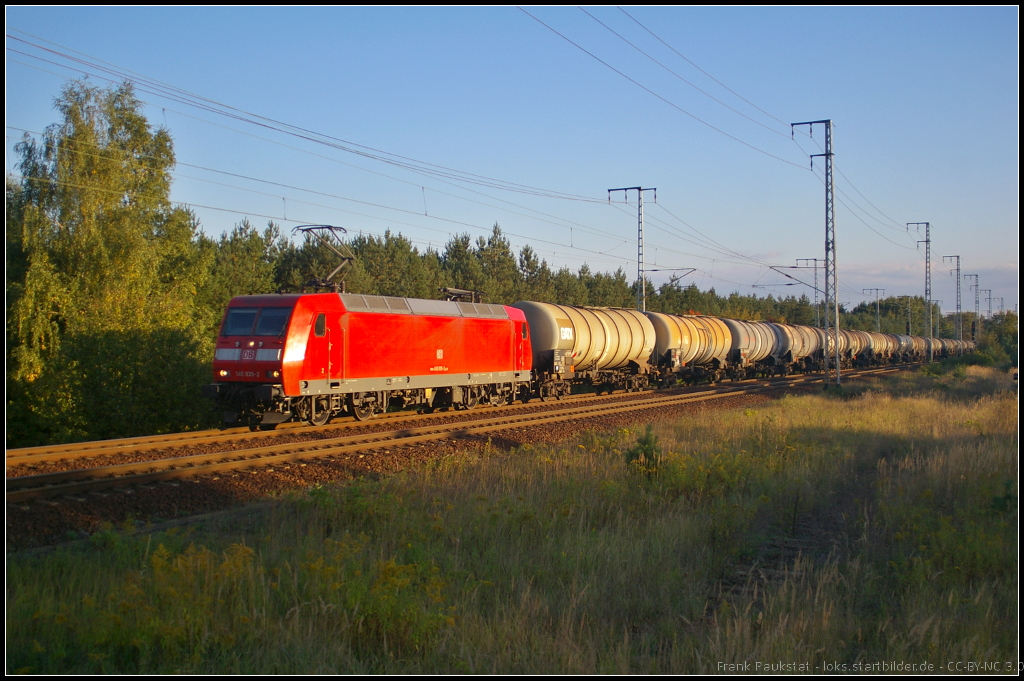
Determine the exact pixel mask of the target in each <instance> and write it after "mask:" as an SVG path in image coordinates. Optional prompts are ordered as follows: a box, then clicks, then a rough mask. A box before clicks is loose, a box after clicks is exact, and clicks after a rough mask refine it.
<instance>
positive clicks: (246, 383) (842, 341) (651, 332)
mask: <svg viewBox="0 0 1024 681" xmlns="http://www.w3.org/2000/svg"><path fill="white" fill-rule="evenodd" d="M830 336H831V337H832V338H834V339H836V341H835V342H838V345H839V356H840V366H842V367H844V368H846V367H853V366H879V365H882V366H884V365H887V364H897V363H905V362H913V361H922V360H924V359H926V358H927V355H928V349H929V342H930V343H931V350H932V352H933V354H934V356H935V357H943V356H946V355H949V354H954V353H958V352H964V351H969V350H971V349H973V348H974V344H973V343H971V342H965V341H954V340H948V339H932V340H931V341H929V339H926V338H921V337H917V336H903V335H889V334H881V333H868V332H863V331H855V330H845V329H842V330H840V331H839V333H838V335H836V334H835V331H834V330H833V331H831V332H830ZM825 341H826V339H825V332H824V331H823V330H822V329H819V328H814V327H808V326H798V325H791V324H779V323H774V322H754V321H743V320H737V319H720V318H717V317H708V316H701V315H671V314H663V313H660V312H646V313H642V312H638V311H636V310H631V309H618V308H592V307H574V306H569V305H554V304H550V303H539V302H530V301H524V302H519V303H516V304H515V305H511V306H505V305H489V304H483V303H470V302H455V301H441V300H421V299H415V298H396V297H387V296H370V295H359V294H349V293H309V294H275V295H257V296H237V297H235V298H233V299H232V300H231V302H230V303H229V304H228V308H227V310H226V311H225V314H224V319H223V322H222V324H221V329H220V334H219V336H218V338H217V341H216V350H215V355H214V360H213V378H214V382H213V383H212V384H209V385H206V386H204V387H203V395H204V396H205V397H209V398H211V399H214V400H216V402H217V404H218V405H219V406H220V408H221V411H222V412H223V417H224V422H225V423H227V424H236V423H241V424H247V425H249V426H251V427H254V428H255V427H260V426H266V427H273V426H274V425H275V424H278V423H281V422H284V421H289V420H298V421H307V422H309V423H312V424H315V425H322V424H324V423H326V422H327V421H329V420H330V419H331V418H332V417H334V416H338V415H341V414H348V415H351V416H353V417H354V418H356V419H359V420H363V419H368V418H371V417H373V416H374V415H375V414H377V413H380V412H383V411H385V410H386V409H387V408H388V407H389V406H393V407H398V408H401V407H409V406H416V407H419V408H421V409H424V410H428V411H430V410H433V409H437V408H455V409H470V408H473V407H475V406H477V405H479V404H491V405H502V404H508V403H510V402H512V401H513V400H516V399H518V400H521V401H524V402H525V401H529V400H530V399H533V398H535V397H536V398H540V399H541V400H547V399H561V398H562V397H564V396H566V395H568V394H569V393H570V392H571V390H572V388H573V386H575V385H586V386H591V387H593V388H594V389H595V390H596V391H597V392H599V393H600V392H611V391H613V390H625V391H635V390H643V389H645V388H648V387H649V386H651V385H660V386H665V385H672V384H675V383H677V382H680V381H682V382H694V381H711V382H715V381H719V380H722V379H724V378H732V379H740V378H749V377H757V376H779V375H786V374H789V373H793V372H807V371H818V370H821V369H822V368H823V367H824V351H825V348H826V342H825ZM833 351H834V350H833ZM833 351H830V353H829V356H830V357H832V356H833V355H832V352H833ZM830 364H831V361H830Z"/></svg>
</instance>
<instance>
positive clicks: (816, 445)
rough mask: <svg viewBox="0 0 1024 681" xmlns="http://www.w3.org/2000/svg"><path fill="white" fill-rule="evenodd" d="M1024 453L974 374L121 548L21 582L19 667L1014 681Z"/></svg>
mask: <svg viewBox="0 0 1024 681" xmlns="http://www.w3.org/2000/svg"><path fill="white" fill-rule="evenodd" d="M1017 445H1018V441H1017V405H1016V386H1015V384H1013V382H1012V381H1010V380H1009V379H1008V378H1007V377H1006V376H1005V375H1002V374H999V373H998V372H995V371H994V370H983V369H977V368H970V369H967V370H965V371H960V372H956V371H954V372H953V373H951V374H947V375H943V376H921V375H915V376H913V377H911V378H904V379H899V380H894V381H890V382H888V383H886V384H879V385H877V386H876V387H874V388H872V389H870V390H856V389H855V390H852V391H850V390H848V391H847V392H846V393H844V394H843V395H839V396H828V397H827V396H823V395H808V396H801V397H791V398H786V399H783V400H780V401H779V402H777V403H773V404H771V405H768V406H765V407H763V408H758V409H757V410H750V409H746V410H736V411H709V412H706V413H704V414H702V415H699V416H695V417H692V418H687V419H686V420H684V421H679V422H675V423H662V424H659V425H658V426H656V427H654V428H653V429H652V430H649V431H646V432H641V429H637V430H636V431H634V430H632V429H630V430H620V431H617V432H614V433H593V432H587V433H581V434H580V436H579V437H578V438H576V439H575V440H573V441H570V442H563V443H558V444H557V445H551V446H543V447H526V448H523V449H520V450H518V451H515V452H512V453H510V454H509V453H502V452H497V451H493V452H492V451H485V452H484V453H483V455H477V456H473V457H451V458H448V459H445V460H443V461H440V462H438V463H436V464H434V465H432V466H430V467H429V468H427V469H424V470H419V471H414V472H410V473H406V474H403V475H400V476H396V477H394V478H390V479H386V480H379V481H372V480H362V481H357V482H356V483H353V484H350V485H345V486H340V487H337V488H318V489H314V490H310V491H309V492H308V493H305V494H301V495H296V496H294V497H290V498H288V499H285V500H282V502H281V503H280V504H279V505H278V506H277V507H276V508H275V509H274V510H273V511H271V512H269V513H267V514H264V515H261V516H258V517H253V518H251V519H249V520H248V521H247V522H245V523H239V522H235V523H234V524H228V525H223V526H219V527H208V528H205V529H203V530H197V531H194V532H191V533H187V532H182V533H171V532H168V533H163V534H159V535H132V534H128V533H120V532H116V531H114V530H110V531H108V532H105V533H101V534H100V535H97V536H96V537H95V538H94V542H93V543H94V546H93V547H92V548H91V549H90V550H87V551H78V552H71V551H66V552H62V553H58V554H55V555H51V556H47V557H37V558H18V557H14V558H12V559H10V560H9V561H8V582H7V589H8V591H7V603H8V610H7V625H8V627H7V669H8V671H9V672H15V671H22V672H34V673H40V672H51V673H52V672H78V673H84V672H95V671H100V672H123V673H133V672H151V673H152V672H200V673H222V672H226V673H275V672H277V673H337V672H347V673H358V672H374V673H382V672H384V673H388V672H390V673H414V672H434V673H459V672H465V673H521V674H522V673H553V672H562V673H595V672H596V673H618V672H640V673H645V672H651V673H678V672H683V673H695V672H716V671H723V670H724V669H723V667H722V666H721V664H723V663H728V664H743V663H749V664H750V665H751V666H750V667H749V671H758V669H756V668H755V666H754V665H755V664H756V663H757V662H772V663H774V664H776V665H778V664H780V663H781V664H784V665H791V666H788V667H784V668H783V669H782V671H810V672H815V671H817V672H819V673H821V672H823V671H826V670H828V671H831V669H830V668H826V667H825V665H846V667H839V669H840V670H843V669H846V670H848V671H856V670H864V667H863V665H865V664H869V663H874V662H877V661H882V660H890V661H891V660H903V661H909V662H922V661H931V662H932V663H934V664H936V665H938V664H940V663H941V664H946V663H947V662H948V661H958V660H961V661H975V662H977V661H986V660H987V661H999V662H1004V661H1013V662H1014V669H1015V668H1016V667H1015V665H1016V659H1017V652H1016V651H1017V643H1016V639H1017V637H1016V626H1017V620H1016V602H1017V577H1016V575H1017V553H1016V545H1017V532H1016V525H1017V494H1018V492H1017V472H1016V471H1017V458H1016V454H1017ZM794 547H795V548H794ZM856 665H861V666H860V667H857V666H856ZM771 670H772V668H767V669H763V670H762V671H771ZM778 670H779V669H777V668H776V669H775V671H778ZM936 670H937V671H940V670H939V669H936ZM876 671H879V669H876ZM881 671H884V670H881Z"/></svg>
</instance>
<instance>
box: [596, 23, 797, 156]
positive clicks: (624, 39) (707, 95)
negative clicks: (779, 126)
mask: <svg viewBox="0 0 1024 681" xmlns="http://www.w3.org/2000/svg"><path fill="white" fill-rule="evenodd" d="M577 9H579V10H580V11H581V12H583V13H584V14H586V15H587V16H588V17H590V18H591V19H593V20H594V21H596V22H597V23H599V24H601V25H602V26H604V27H605V28H606V29H608V30H609V31H610V32H611V33H613V34H614V35H615V36H616V37H617V38H619V40H621V41H622V42H624V43H626V44H627V45H629V46H630V47H632V48H633V49H634V50H636V51H637V52H639V53H640V54H642V55H644V56H645V57H647V58H648V59H650V60H651V61H653V62H654V63H655V64H657V65H658V66H660V67H661V68H663V69H665V70H666V71H668V72H669V73H671V74H672V75H673V76H675V77H676V78H678V79H679V80H681V81H683V82H684V83H686V84H687V85H689V86H690V87H692V88H693V89H694V90H696V91H697V92H699V93H701V94H702V95H704V96H705V97H708V98H709V99H712V100H714V101H715V102H718V103H719V104H721V105H722V106H724V107H725V108H726V109H728V110H729V111H732V112H733V113H735V114H737V115H739V116H742V117H743V118H746V119H747V120H748V121H750V122H751V123H754V124H755V125H760V126H761V127H762V128H764V129H765V130H767V131H768V132H773V133H775V134H776V135H778V136H780V137H786V134H785V133H784V132H780V131H778V130H776V129H774V128H771V127H769V126H767V125H765V124H764V123H762V122H761V121H758V120H755V119H753V118H751V117H750V116H748V115H747V114H745V113H743V112H742V111H740V110H738V109H734V108H733V107H731V106H729V105H728V104H726V103H725V102H723V101H722V100H720V99H718V98H717V97H715V96H714V95H712V94H711V93H709V92H705V91H704V90H702V89H701V88H699V87H697V86H696V85H694V84H693V83H691V82H690V81H688V80H686V79H685V78H683V77H682V76H681V75H679V74H678V73H676V72H675V71H673V70H672V69H670V68H669V67H667V66H665V65H664V64H662V63H661V62H660V61H658V60H657V59H655V58H654V57H652V56H651V55H649V54H647V53H646V52H644V51H643V50H642V49H640V48H639V47H637V46H636V45H634V44H633V43H631V42H630V41H629V40H627V39H626V38H625V37H623V36H622V35H621V34H620V33H618V32H617V31H616V30H615V29H613V28H612V27H610V26H609V25H608V24H606V23H604V22H603V21H601V20H600V19H598V18H597V17H595V16H594V15H593V14H591V13H590V12H588V11H587V10H585V9H583V8H582V7H578V8H577ZM630 18H632V17H630Z"/></svg>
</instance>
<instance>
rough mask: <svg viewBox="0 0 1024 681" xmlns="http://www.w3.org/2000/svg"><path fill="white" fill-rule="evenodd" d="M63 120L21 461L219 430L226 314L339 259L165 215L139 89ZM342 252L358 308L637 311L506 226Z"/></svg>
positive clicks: (789, 304) (770, 304)
mask: <svg viewBox="0 0 1024 681" xmlns="http://www.w3.org/2000/svg"><path fill="white" fill-rule="evenodd" d="M56 109H57V111H58V114H59V117H60V120H59V122H57V123H55V124H53V125H51V126H49V127H48V128H47V130H46V131H45V133H44V134H43V135H42V136H41V138H40V139H39V140H36V139H33V138H32V137H30V136H28V135H26V136H25V138H24V139H23V140H22V141H21V142H19V143H18V145H17V146H16V153H17V155H18V159H19V160H18V165H17V168H18V171H19V175H18V176H11V175H9V176H8V177H7V178H6V201H7V203H6V223H7V224H6V226H7V262H6V264H7V270H6V271H7V297H6V301H7V365H6V366H7V444H8V447H11V446H30V445H37V444H46V443H55V442H68V441H76V440H85V439H103V438H113V437H125V436H132V435H143V434H154V433H161V432H173V431H179V430H183V429H192V428H201V427H208V426H210V425H213V424H215V423H216V420H217V415H216V414H213V413H212V409H211V407H210V405H208V404H205V403H204V401H203V400H200V399H198V397H197V396H198V394H199V387H200V386H201V385H202V384H203V383H206V382H209V381H210V380H212V379H211V374H210V362H211V359H212V354H213V344H214V340H215V337H216V335H217V331H218V328H219V325H220V322H221V318H222V315H223V313H224V308H225V307H226V305H227V303H228V301H229V300H230V299H231V298H232V297H233V296H236V295H246V294H255V293H270V292H274V291H293V290H299V289H301V287H302V286H303V284H304V283H305V282H307V281H308V280H310V279H311V278H314V277H323V276H325V275H326V274H327V273H328V272H329V271H330V270H332V269H333V268H334V267H335V266H336V265H337V264H338V262H337V258H336V256H334V254H332V253H330V252H329V251H328V250H327V249H326V248H325V247H324V246H323V245H322V244H320V243H318V242H316V241H315V240H310V239H308V238H306V239H299V240H297V241H296V240H293V239H291V238H289V235H288V234H286V233H285V232H284V231H283V230H282V228H281V227H280V226H279V225H277V224H275V223H273V222H271V223H269V224H267V225H266V226H265V227H263V228H257V227H255V226H253V225H252V224H251V223H249V222H248V221H247V220H243V221H242V222H240V223H239V224H237V225H236V226H235V227H234V229H232V230H231V231H230V232H228V233H226V234H224V235H222V236H221V237H220V238H217V239H213V238H210V237H208V236H207V235H205V234H204V233H203V232H202V229H201V226H200V224H199V222H198V220H197V219H196V217H195V215H194V214H193V213H192V212H191V211H189V210H188V209H186V208H183V207H180V206H176V205H174V204H173V203H172V202H171V201H170V187H171V171H172V170H173V168H174V163H175V160H174V150H173V143H172V140H171V137H170V134H169V132H168V131H167V130H166V129H164V128H154V127H153V126H151V125H150V124H149V122H148V121H147V120H146V118H145V116H144V115H143V114H142V111H141V103H140V102H139V101H138V100H137V99H136V97H135V95H134V92H133V89H132V87H131V85H129V84H124V85H121V86H119V87H115V88H110V89H104V88H99V87H94V86H92V85H89V84H87V83H83V82H77V81H76V82H71V83H69V84H67V85H66V86H65V87H64V90H63V92H62V94H61V96H60V97H59V98H58V100H57V103H56ZM347 246H348V247H349V248H350V250H351V251H352V253H353V254H354V255H355V259H354V262H353V263H352V266H351V267H350V268H349V269H348V271H347V273H346V276H345V286H346V289H347V290H348V291H350V292H353V293H365V294H378V295H389V296H403V297H417V298H439V297H441V296H442V294H441V292H440V290H441V289H442V288H443V287H454V288H461V289H468V290H472V291H479V292H481V294H482V295H483V299H484V300H485V301H486V302H491V303H499V304H510V303H514V302H516V301H519V300H536V301H543V302H552V303H560V304H566V305H590V306H603V307H633V305H634V302H635V300H636V284H635V282H630V281H629V280H628V279H627V276H626V273H625V272H624V271H623V270H622V269H619V270H617V271H615V272H613V273H602V272H593V271H591V269H590V268H589V267H588V266H587V265H584V266H582V267H581V268H579V269H578V270H575V271H574V270H571V269H568V268H564V267H562V268H557V269H555V268H552V267H551V266H550V265H549V264H548V263H547V261H546V260H544V259H542V258H540V257H538V255H537V253H536V252H535V251H534V250H533V249H532V248H531V247H530V246H524V247H523V248H521V249H520V250H519V252H518V253H515V252H514V251H513V249H512V247H511V245H510V243H509V241H508V239H507V238H506V237H505V236H504V235H503V234H502V231H501V228H500V226H499V225H497V224H495V225H494V226H493V228H492V231H491V233H490V235H488V236H487V237H480V238H477V239H475V240H474V239H472V238H471V237H470V236H469V235H458V236H454V237H452V238H451V239H450V240H449V241H448V243H447V244H445V246H444V247H443V248H442V249H441V250H434V249H429V248H428V249H425V250H421V249H419V248H417V247H416V246H415V245H414V244H413V243H412V242H411V241H410V240H409V239H407V238H406V237H404V236H402V235H401V234H393V233H391V232H386V233H385V234H384V235H383V236H374V235H357V236H353V237H352V238H350V239H348V240H347ZM645 285H646V287H647V294H648V298H647V300H648V303H647V306H648V309H649V310H652V311H660V312H668V313H673V314H690V313H699V314H709V315H715V316H725V317H735V318H741V319H762V320H769V321H778V322H787V323H792V324H807V325H812V324H814V323H815V318H816V315H815V309H814V305H813V304H812V303H811V302H810V301H809V300H808V298H807V296H805V295H804V296H800V297H795V296H789V297H775V296H771V295H769V296H767V297H764V298H761V297H757V296H744V295H740V294H738V293H732V294H729V295H724V296H723V295H719V294H718V293H716V292H715V290H714V289H710V290H708V291H701V290H699V289H698V288H697V286H695V285H694V284H689V285H685V286H684V285H683V284H682V283H681V282H680V281H671V282H669V283H666V284H663V285H661V286H659V287H655V286H654V285H653V284H652V283H651V282H650V281H646V282H645ZM890 303H891V301H887V302H885V303H884V304H883V305H884V308H883V309H884V312H885V315H886V316H885V324H886V327H885V328H884V329H883V330H884V331H885V330H888V332H890V333H904V332H905V330H904V329H903V328H902V327H901V326H900V324H901V323H902V322H901V320H902V319H903V318H902V317H901V316H900V314H902V313H901V312H899V309H901V308H898V305H897V304H896V303H891V304H890ZM908 304H909V306H910V307H911V316H912V318H913V319H915V320H921V319H923V316H922V314H923V310H924V302H923V300H921V299H920V298H915V299H911V300H910V301H908ZM861 308H864V305H861V306H858V307H857V308H854V309H853V310H852V311H851V312H850V314H844V315H843V324H844V325H849V326H851V327H853V328H864V329H867V330H873V329H874V328H875V317H874V307H873V306H871V310H870V312H871V314H870V315H867V312H866V311H865V310H864V309H861ZM917 308H919V309H917ZM844 312H845V311H844ZM868 317H870V319H868ZM1015 319H1016V318H1015V316H1014V321H1013V324H1014V333H1013V335H1014V338H1015V336H1016V331H1015V324H1016V321H1015ZM919 323H920V322H919V321H915V324H919ZM891 327H899V328H891ZM1014 342H1015V341H1014ZM1014 347H1015V346H1014ZM1013 356H1014V357H1015V356H1016V354H1015V351H1014V354H1013Z"/></svg>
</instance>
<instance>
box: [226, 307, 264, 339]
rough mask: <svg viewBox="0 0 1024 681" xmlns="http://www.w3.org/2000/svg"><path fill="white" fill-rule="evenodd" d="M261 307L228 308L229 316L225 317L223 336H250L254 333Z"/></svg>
mask: <svg viewBox="0 0 1024 681" xmlns="http://www.w3.org/2000/svg"><path fill="white" fill-rule="evenodd" d="M257 313H259V309H258V308H255V307H233V308H231V309H229V310H228V316H227V318H225V319H224V328H223V329H222V330H221V333H220V335H222V336H248V335H249V334H251V333H252V326H253V323H254V322H255V321H256V315H257Z"/></svg>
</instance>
